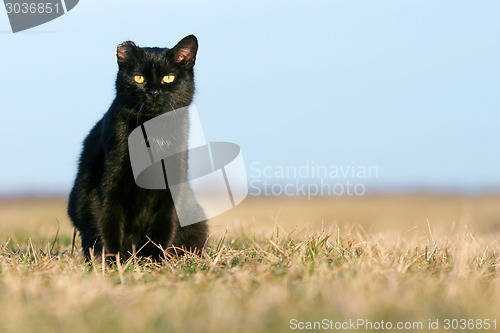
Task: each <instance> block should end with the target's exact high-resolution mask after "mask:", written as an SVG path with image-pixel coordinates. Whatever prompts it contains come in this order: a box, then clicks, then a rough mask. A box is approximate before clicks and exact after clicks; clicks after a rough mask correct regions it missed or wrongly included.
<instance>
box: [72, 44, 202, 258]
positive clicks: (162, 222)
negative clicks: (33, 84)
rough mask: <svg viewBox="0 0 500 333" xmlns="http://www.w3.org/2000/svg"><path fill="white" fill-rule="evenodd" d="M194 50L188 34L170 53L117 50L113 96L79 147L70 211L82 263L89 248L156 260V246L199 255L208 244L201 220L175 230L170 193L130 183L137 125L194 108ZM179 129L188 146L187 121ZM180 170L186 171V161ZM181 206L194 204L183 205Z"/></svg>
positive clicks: (126, 47)
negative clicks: (131, 147)
mask: <svg viewBox="0 0 500 333" xmlns="http://www.w3.org/2000/svg"><path fill="white" fill-rule="evenodd" d="M197 49H198V41H197V39H196V37H195V36H193V35H190V36H187V37H185V38H184V39H182V40H181V41H180V42H179V43H178V44H177V45H176V46H175V47H173V48H172V49H168V48H140V47H138V46H136V45H135V44H134V43H133V42H130V41H129V42H124V43H122V44H120V45H119V46H118V50H117V58H118V66H119V70H118V75H117V79H116V98H115V100H114V102H113V104H112V105H111V107H110V108H109V110H108V112H107V113H106V114H105V115H104V116H103V118H102V119H101V120H100V121H99V122H98V123H97V124H96V125H95V126H94V128H93V129H92V130H91V131H90V134H89V135H88V136H87V138H86V139H85V141H84V143H83V151H82V154H81V157H80V163H79V168H78V174H77V176H76V180H75V184H74V186H73V189H72V191H71V194H70V196H69V203H68V214H69V216H70V218H71V220H72V221H73V224H74V225H75V227H76V228H77V229H78V231H79V232H80V236H81V238H82V247H83V250H84V253H85V256H86V257H87V258H89V254H90V249H91V248H93V249H94V252H95V253H96V254H99V253H101V251H102V248H103V247H104V248H105V250H106V253H111V254H116V253H118V252H120V254H121V255H122V257H124V256H127V255H129V254H130V253H131V252H132V251H134V250H139V249H141V248H142V249H141V250H140V251H139V252H138V255H141V256H153V257H155V258H159V257H160V256H161V255H162V251H161V250H160V249H159V248H158V246H161V247H162V248H163V249H167V248H168V247H169V246H171V245H174V246H176V247H183V248H185V249H186V250H189V251H193V252H199V251H201V249H202V248H203V246H204V245H205V242H206V239H207V232H208V226H207V223H206V221H203V222H199V223H196V224H193V225H190V226H186V227H180V225H179V220H178V217H177V213H176V210H175V207H174V203H173V200H172V195H171V193H170V191H169V190H168V189H167V190H146V189H142V188H140V187H138V186H137V185H136V184H135V181H134V176H133V174H132V168H131V164H130V157H129V151H128V145H127V140H128V136H129V134H130V132H131V131H132V130H133V129H135V128H136V127H137V126H139V125H141V124H142V123H144V122H145V121H147V120H149V119H151V118H154V117H156V116H158V115H160V114H162V113H165V112H168V111H172V110H175V109H178V108H181V107H185V106H188V105H189V104H190V103H191V101H192V99H193V94H194V73H193V66H194V63H195V58H196V52H197ZM181 126H183V133H185V137H186V145H187V135H188V130H189V124H188V123H184V124H181ZM179 165H181V166H182V168H183V172H187V162H186V156H184V157H183V158H181V160H179ZM185 205H196V203H195V202H191V201H189V200H186V202H185ZM188 208H189V207H188ZM193 209H194V210H196V207H194V206H193ZM148 238H149V239H148ZM149 240H151V241H149Z"/></svg>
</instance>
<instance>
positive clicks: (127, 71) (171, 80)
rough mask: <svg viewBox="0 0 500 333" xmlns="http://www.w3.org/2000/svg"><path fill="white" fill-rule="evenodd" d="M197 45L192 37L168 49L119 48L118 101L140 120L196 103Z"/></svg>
mask: <svg viewBox="0 0 500 333" xmlns="http://www.w3.org/2000/svg"><path fill="white" fill-rule="evenodd" d="M197 50H198V41H197V39H196V37H195V36H193V35H190V36H187V37H185V38H184V39H182V40H181V41H180V42H179V43H177V45H176V46H174V47H173V48H171V49H168V48H158V47H153V48H149V47H147V48H144V47H138V46H137V45H135V44H134V43H133V42H130V41H128V42H124V43H122V44H120V45H119V46H118V49H117V58H118V66H119V70H118V76H117V79H116V92H117V99H118V101H119V102H120V103H121V104H122V105H123V106H126V107H128V108H130V109H132V110H133V111H134V112H137V113H138V115H140V116H145V117H149V116H156V115H159V114H161V113H164V112H167V111H171V110H175V109H178V108H181V107H184V106H187V105H189V104H190V103H191V101H192V100H193V94H194V75H193V66H194V63H195V59H196V51H197Z"/></svg>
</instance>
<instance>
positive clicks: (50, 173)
mask: <svg viewBox="0 0 500 333" xmlns="http://www.w3.org/2000/svg"><path fill="white" fill-rule="evenodd" d="M499 11H500V2H498V1H495V0H489V1H488V0H482V1H474V2H471V1H457V0H453V1H452V0H443V1H439V2H430V1H425V2H423V1H399V0H393V1H391V0H384V1H362V2H359V1H356V2H354V1H348V0H336V1H273V2H268V1H267V2H266V1H251V2H237V3H236V2H230V1H223V0H220V1H210V2H205V1H183V2H166V1H159V0H158V1H148V2H147V4H146V3H144V2H138V1H128V0H120V1H118V0H108V1H90V0H88V1H80V3H79V4H78V5H77V6H76V7H75V8H74V9H73V10H72V11H70V12H69V13H67V14H65V15H64V16H62V17H60V18H58V19H56V20H54V21H51V22H49V23H47V24H44V25H41V26H39V27H35V28H33V29H30V30H28V31H25V32H20V33H16V34H12V32H11V31H10V26H9V22H8V18H7V14H6V13H5V11H2V13H1V14H0V31H1V34H0V38H1V41H2V50H3V52H2V80H0V91H1V92H2V99H1V108H0V114H1V123H2V129H1V131H0V151H1V153H2V158H1V161H2V163H1V164H0V195H1V196H23V195H66V194H67V193H68V192H69V190H70V188H71V186H72V182H73V179H74V176H75V174H76V166H77V160H78V156H79V153H80V150H81V143H82V140H83V139H84V137H85V136H86V135H87V133H88V131H89V130H90V129H91V127H92V126H93V125H94V124H95V122H97V121H98V120H99V119H100V118H101V117H102V115H103V114H104V113H105V112H106V111H107V109H108V107H109V105H110V104H111V102H112V100H113V98H114V80H115V75H116V72H117V65H116V57H115V54H116V46H117V45H118V44H119V43H121V42H123V41H125V40H132V41H134V42H135V43H136V44H138V45H139V46H160V47H165V46H166V47H172V46H173V45H175V44H176V43H177V42H178V41H179V40H180V39H181V38H182V37H184V36H186V35H188V34H195V35H196V36H197V37H198V40H199V44H200V47H199V53H198V56H197V63H196V66H195V70H196V84H197V93H196V98H195V104H196V106H197V109H198V112H199V115H200V118H201V122H202V124H203V126H204V131H205V135H206V137H207V139H209V140H211V141H230V142H234V143H237V144H239V145H240V146H241V148H242V152H243V156H244V159H245V162H246V165H247V174H248V178H249V182H250V183H251V184H252V186H251V191H252V193H253V194H256V193H257V192H259V191H260V190H262V188H263V187H265V186H266V185H265V184H266V183H269V184H273V183H276V184H283V183H290V184H292V185H291V187H290V188H293V189H297V188H298V187H300V185H301V184H321V182H322V181H324V182H325V183H330V184H338V183H339V184H344V185H345V184H346V182H347V181H350V182H351V184H362V187H363V189H364V193H363V194H369V193H379V192H384V191H389V192H393V191H396V192H400V191H409V192H412V191H433V192H447V193H448V192H453V193H465V194H469V193H485V192H498V191H499V190H500V167H499V166H500V153H499V148H498V143H499V142H500V131H499V130H498V127H499V125H500V112H499V111H500V94H499V91H500V61H499V59H500V43H499V41H498V36H499V35H500V20H498V13H499ZM315 168H316V169H315ZM370 168H371V169H370ZM300 170H302V173H301V174H298V175H297V174H296V173H298V172H299V171H300ZM314 170H316V171H318V170H319V171H320V172H319V174H315V173H314ZM353 170H354V171H353ZM363 170H364V171H365V174H363V173H362V172H363ZM367 170H372V172H371V173H370V174H366V171H367ZM299 178H300V181H301V182H302V183H301V184H297V183H295V182H294V181H295V180H296V179H299ZM264 181H265V182H266V183H265V182H264ZM252 182H253V183H252ZM294 184H295V185H294ZM293 189H292V192H293ZM358 189H359V188H358ZM296 192H298V191H296ZM261 194H262V193H261ZM271 194H273V193H271ZM275 194H279V193H277V192H276V193H275ZM296 194H297V193H296ZM298 194H300V193H298ZM343 194H344V195H345V194H346V192H344V193H343Z"/></svg>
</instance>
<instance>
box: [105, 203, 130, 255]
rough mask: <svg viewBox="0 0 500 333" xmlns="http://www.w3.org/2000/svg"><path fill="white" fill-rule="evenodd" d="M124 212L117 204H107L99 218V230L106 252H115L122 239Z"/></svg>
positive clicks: (117, 250)
mask: <svg viewBox="0 0 500 333" xmlns="http://www.w3.org/2000/svg"><path fill="white" fill-rule="evenodd" d="M124 220H125V214H124V212H123V208H122V207H121V205H119V204H113V205H109V206H108V209H106V210H105V211H104V212H103V215H102V216H101V218H100V220H99V231H100V234H101V238H102V240H103V243H104V248H105V250H106V253H107V254H117V253H118V252H120V250H121V247H122V246H121V245H122V240H123V221H124Z"/></svg>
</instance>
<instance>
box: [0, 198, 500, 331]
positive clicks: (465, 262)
mask: <svg viewBox="0 0 500 333" xmlns="http://www.w3.org/2000/svg"><path fill="white" fill-rule="evenodd" d="M210 225H211V232H212V234H211V237H210V242H209V244H208V247H207V251H206V253H205V254H204V256H203V257H202V258H198V257H192V256H185V257H182V258H174V259H170V260H165V261H163V262H162V263H159V264H155V263H152V262H148V261H146V260H140V259H137V258H131V260H129V261H127V262H124V263H123V264H120V265H118V266H116V265H115V266H111V267H110V266H107V265H102V264H101V260H100V258H96V260H95V261H94V262H92V263H91V264H85V263H84V261H83V259H82V256H81V253H80V252H78V251H76V252H75V253H74V254H71V238H72V233H73V230H72V227H71V224H70V222H69V220H68V218H67V216H66V213H65V200H64V199H23V200H21V199H16V200H6V199H4V200H0V304H1V307H2V310H1V311H0V332H2V333H3V332H16V333H17V332H39V333H43V332H50V333H53V332H71V333H79V332H189V333H196V332H293V331H299V329H298V327H299V326H300V327H302V326H301V325H308V324H307V322H311V323H310V325H314V322H319V321H321V323H322V324H324V325H326V324H327V320H328V325H332V326H333V329H325V331H351V332H372V331H373V332H382V331H384V332H389V331H391V332H392V331H397V329H396V326H397V325H398V323H399V322H401V323H403V326H404V325H407V326H406V327H407V328H408V329H407V330H406V331H409V332H430V331H432V332H452V331H457V332H458V331H462V332H496V331H499V330H500V329H499V326H500V315H499V313H500V311H499V309H500V274H499V270H500V197H498V196H481V197H461V196H438V195H408V196H396V195H393V196H390V195H385V196H382V195H380V196H366V197H361V198H313V200H310V201H308V200H303V199H283V198H250V199H247V200H246V201H245V202H244V203H243V204H241V205H240V206H238V207H237V208H235V209H233V210H232V211H230V212H228V213H226V214H224V215H222V216H220V217H218V218H216V219H214V220H212V221H211V222H210ZM323 319H325V321H323ZM446 319H450V320H452V319H458V320H460V319H467V320H469V319H475V320H476V319H481V321H475V322H474V324H472V322H470V321H468V322H467V323H466V325H468V327H467V328H466V329H462V330H460V329H455V330H453V329H452V328H453V326H455V327H456V326H457V325H459V326H460V325H461V323H460V322H450V326H451V327H450V329H446ZM485 319H489V322H487V321H485ZM330 320H331V321H332V322H330ZM349 320H351V321H354V322H356V323H358V324H360V326H358V327H355V328H353V326H350V327H345V328H350V329H345V330H342V329H340V330H339V329H335V323H337V325H340V324H341V323H343V322H349ZM358 320H365V322H364V323H362V322H361V321H358ZM429 320H431V322H433V323H435V322H436V320H438V326H437V329H434V330H430V329H429V328H428V325H429ZM494 320H496V329H494V326H493V325H494V323H495V322H494ZM382 321H384V324H382V323H381V322H382ZM367 322H370V323H371V325H372V326H371V327H370V324H369V323H367ZM419 323H421V326H419ZM389 324H391V325H392V326H393V327H392V329H389V328H388V325H389ZM479 324H481V326H482V329H479ZM487 324H489V325H490V328H489V329H485V326H487ZM316 325H317V324H316ZM380 325H382V326H380ZM410 326H412V328H409V327H410ZM305 327H307V326H305ZM377 327H378V328H379V329H377ZM434 327H435V326H434ZM293 328H297V329H293ZM324 328H326V327H324ZM307 331H313V330H307ZM315 331H318V330H315ZM400 331H404V330H400Z"/></svg>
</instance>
